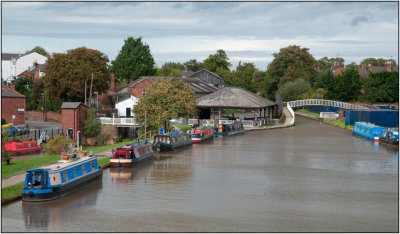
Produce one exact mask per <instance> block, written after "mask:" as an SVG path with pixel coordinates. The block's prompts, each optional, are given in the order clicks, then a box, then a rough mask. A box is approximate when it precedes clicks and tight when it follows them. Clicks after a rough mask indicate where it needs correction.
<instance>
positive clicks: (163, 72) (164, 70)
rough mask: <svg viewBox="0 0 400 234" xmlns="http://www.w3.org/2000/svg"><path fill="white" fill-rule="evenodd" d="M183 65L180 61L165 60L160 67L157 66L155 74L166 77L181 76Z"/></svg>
mask: <svg viewBox="0 0 400 234" xmlns="http://www.w3.org/2000/svg"><path fill="white" fill-rule="evenodd" d="M184 68H185V66H184V65H183V64H181V63H174V62H167V63H164V65H163V66H162V67H161V68H157V76H167V77H181V76H182V73H181V72H180V71H181V70H183V69H184Z"/></svg>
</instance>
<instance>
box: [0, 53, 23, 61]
mask: <svg viewBox="0 0 400 234" xmlns="http://www.w3.org/2000/svg"><path fill="white" fill-rule="evenodd" d="M19 56H20V54H13V53H1V60H11V58H17V57H19Z"/></svg>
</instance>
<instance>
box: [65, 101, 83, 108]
mask: <svg viewBox="0 0 400 234" xmlns="http://www.w3.org/2000/svg"><path fill="white" fill-rule="evenodd" d="M81 104H82V105H83V103H82V102H63V103H62V105H61V109H76V108H78V107H79V105H81Z"/></svg>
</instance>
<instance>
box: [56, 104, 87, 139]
mask: <svg viewBox="0 0 400 234" xmlns="http://www.w3.org/2000/svg"><path fill="white" fill-rule="evenodd" d="M86 117H87V115H86V107H85V106H83V105H80V106H79V107H78V108H77V109H62V110H61V128H62V130H63V133H64V135H67V134H68V128H72V129H74V139H73V140H74V141H76V140H77V132H78V131H80V132H81V139H80V140H82V139H83V138H84V132H83V126H84V124H83V121H85V120H86Z"/></svg>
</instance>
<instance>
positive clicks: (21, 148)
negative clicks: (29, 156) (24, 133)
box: [4, 140, 40, 154]
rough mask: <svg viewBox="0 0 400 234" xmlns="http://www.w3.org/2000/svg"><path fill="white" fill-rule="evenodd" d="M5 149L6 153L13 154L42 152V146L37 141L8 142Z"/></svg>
mask: <svg viewBox="0 0 400 234" xmlns="http://www.w3.org/2000/svg"><path fill="white" fill-rule="evenodd" d="M4 148H5V150H6V151H8V152H9V153H12V154H19V153H34V152H38V151H40V145H39V144H38V143H37V141H35V140H26V141H22V142H16V141H13V142H8V143H5V144H4Z"/></svg>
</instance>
